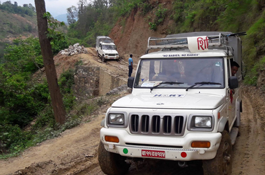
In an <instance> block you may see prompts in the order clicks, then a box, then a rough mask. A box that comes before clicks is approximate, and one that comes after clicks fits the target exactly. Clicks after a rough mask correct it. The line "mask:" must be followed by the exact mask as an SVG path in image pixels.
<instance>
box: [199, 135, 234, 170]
mask: <svg viewBox="0 0 265 175" xmlns="http://www.w3.org/2000/svg"><path fill="white" fill-rule="evenodd" d="M231 155H232V144H231V140H230V136H229V133H228V132H227V131H226V130H225V131H223V132H222V140H221V143H220V146H219V148H218V150H217V154H216V156H215V158H214V159H212V160H204V161H203V165H202V166H203V172H204V175H213V174H216V175H217V174H218V175H231V172H232V164H231V163H232V157H231Z"/></svg>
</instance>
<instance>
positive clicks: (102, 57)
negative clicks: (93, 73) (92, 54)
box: [101, 55, 106, 63]
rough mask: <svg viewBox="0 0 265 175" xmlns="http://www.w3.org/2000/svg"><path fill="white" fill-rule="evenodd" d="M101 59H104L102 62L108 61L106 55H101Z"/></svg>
mask: <svg viewBox="0 0 265 175" xmlns="http://www.w3.org/2000/svg"><path fill="white" fill-rule="evenodd" d="M101 60H102V62H104V63H105V62H106V59H105V57H104V55H102V56H101Z"/></svg>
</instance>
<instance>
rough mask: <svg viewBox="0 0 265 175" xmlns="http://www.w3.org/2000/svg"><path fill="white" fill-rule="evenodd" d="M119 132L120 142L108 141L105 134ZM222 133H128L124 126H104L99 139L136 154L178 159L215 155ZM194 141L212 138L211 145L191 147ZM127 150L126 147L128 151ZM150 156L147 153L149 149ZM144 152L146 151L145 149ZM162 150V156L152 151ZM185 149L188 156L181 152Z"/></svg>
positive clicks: (112, 149) (108, 146)
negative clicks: (153, 134) (161, 134)
mask: <svg viewBox="0 0 265 175" xmlns="http://www.w3.org/2000/svg"><path fill="white" fill-rule="evenodd" d="M106 135H107V136H116V137H118V138H119V143H112V142H107V141H105V136H106ZM221 137H222V135H221V133H206V132H204V133H203V132H200V133H195V132H190V133H188V134H186V135H185V136H176V137H173V136H147V135H134V134H129V133H128V131H126V130H125V129H124V128H102V129H101V130H100V139H101V141H102V143H103V144H104V147H105V149H106V150H107V151H109V152H113V153H117V154H120V155H121V156H126V157H134V158H155V159H165V160H176V161H191V160H207V159H213V158H214V157H215V156H216V152H217V150H218V148H219V145H220V142H221ZM193 141H209V142H210V143H211V146H210V148H192V147H191V143H192V142H193ZM125 150H126V151H125ZM148 151H150V152H149V154H150V155H149V156H144V154H145V153H146V152H148ZM143 152H144V153H143ZM156 152H159V154H160V153H161V152H162V154H163V156H160V157H159V156H157V155H154V156H153V155H152V154H157V153H156ZM183 152H185V153H186V156H185V157H183V156H181V155H182V153H183Z"/></svg>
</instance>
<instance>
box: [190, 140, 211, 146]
mask: <svg viewBox="0 0 265 175" xmlns="http://www.w3.org/2000/svg"><path fill="white" fill-rule="evenodd" d="M210 146H211V143H210V142H208V141H194V142H192V143H191V147H193V148H210Z"/></svg>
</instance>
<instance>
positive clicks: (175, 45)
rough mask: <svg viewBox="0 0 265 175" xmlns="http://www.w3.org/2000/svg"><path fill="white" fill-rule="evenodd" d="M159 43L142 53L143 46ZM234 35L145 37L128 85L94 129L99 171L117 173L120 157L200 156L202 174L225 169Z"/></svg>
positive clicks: (235, 91)
mask: <svg viewBox="0 0 265 175" xmlns="http://www.w3.org/2000/svg"><path fill="white" fill-rule="evenodd" d="M158 48H160V49H161V51H158V52H153V53H148V51H149V50H150V49H158ZM241 52H242V49H241V40H240V38H239V37H238V35H236V34H232V33H231V32H223V33H219V32H196V33H195V32H194V33H183V34H175V35H169V36H168V37H166V38H160V39H158V38H149V40H148V49H147V54H145V55H143V56H142V57H141V58H140V61H139V63H138V68H137V72H136V77H135V78H134V77H130V78H129V79H128V86H129V87H131V88H132V93H131V94H130V95H127V96H125V97H123V98H121V99H119V100H117V101H116V102H114V103H113V104H112V106H111V107H110V108H109V109H108V111H107V113H106V117H105V120H104V121H103V128H102V129H101V130H100V141H101V142H100V145H99V151H98V160H99V164H100V166H101V169H102V171H103V172H104V173H106V174H123V173H125V172H126V171H127V170H128V168H129V166H130V165H129V164H127V163H126V162H125V160H126V159H127V158H138V159H139V158H141V159H163V160H174V161H177V162H178V165H179V166H182V167H183V166H186V162H188V161H193V160H201V161H202V163H203V169H204V174H205V175H213V174H218V175H219V174H220V175H223V174H228V175H230V174H231V155H232V153H231V152H232V145H233V144H234V143H235V140H236V137H237V135H238V131H239V125H240V112H241V111H242V100H241V90H240V86H239V83H238V82H240V81H241V80H242V76H241V70H240V69H239V70H238V72H237V74H236V76H232V75H231V60H233V61H236V62H238V63H239V64H240V65H241Z"/></svg>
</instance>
